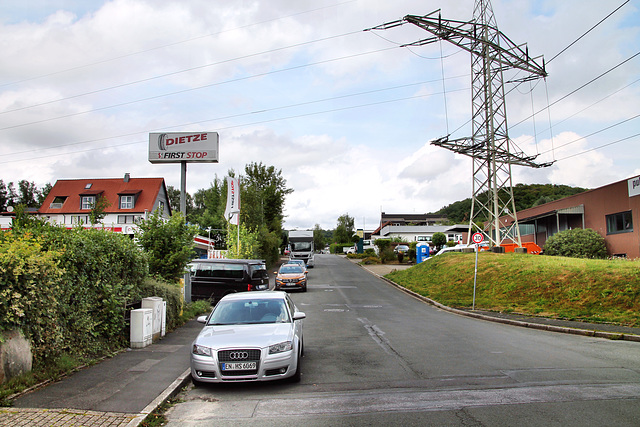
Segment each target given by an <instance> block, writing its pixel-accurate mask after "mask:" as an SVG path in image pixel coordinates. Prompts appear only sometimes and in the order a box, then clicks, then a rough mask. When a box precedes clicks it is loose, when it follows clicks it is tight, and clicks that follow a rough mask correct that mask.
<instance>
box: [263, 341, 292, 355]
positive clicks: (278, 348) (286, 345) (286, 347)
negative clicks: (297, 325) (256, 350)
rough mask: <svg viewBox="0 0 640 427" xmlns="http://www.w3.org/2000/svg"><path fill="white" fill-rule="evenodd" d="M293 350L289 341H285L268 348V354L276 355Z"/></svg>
mask: <svg viewBox="0 0 640 427" xmlns="http://www.w3.org/2000/svg"><path fill="white" fill-rule="evenodd" d="M292 348H293V343H292V342H291V341H285V342H281V343H278V344H274V345H270V346H269V354H277V353H282V352H284V351H290V350H291V349H292Z"/></svg>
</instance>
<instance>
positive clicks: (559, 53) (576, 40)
mask: <svg viewBox="0 0 640 427" xmlns="http://www.w3.org/2000/svg"><path fill="white" fill-rule="evenodd" d="M629 1H630V0H627V1H625V2H624V3H622V4H621V5H620V6H618V7H617V8H616V9H615V10H614V11H613V12H611V13H610V14H608V15H607V16H605V17H604V18H602V19H601V20H600V21H599V22H598V23H597V24H595V25H594V26H593V27H591V28H589V29H588V30H587V31H586V32H585V33H584V34H582V35H581V36H580V37H578V38H577V39H575V40H574V41H573V42H571V43H570V44H569V45H568V46H567V47H565V48H564V49H562V50H561V51H560V52H558V53H556V54H555V56H554V57H553V58H551V59H550V60H548V61H547V64H548V63H550V62H551V61H553V60H554V59H556V58H557V57H558V56H560V55H562V54H563V53H564V52H565V51H566V50H567V49H569V48H570V47H571V46H573V45H574V44H576V43H577V42H578V41H579V40H580V39H581V38H583V37H584V36H586V35H587V34H589V33H590V32H591V31H592V30H593V29H594V28H596V27H597V26H598V25H600V24H602V23H603V22H604V21H606V20H607V19H608V18H609V17H610V16H611V15H613V14H614V13H616V12H617V11H618V10H620V9H621V8H622V6H624V5H625V4H627V3H629Z"/></svg>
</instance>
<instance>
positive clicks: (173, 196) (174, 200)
mask: <svg viewBox="0 0 640 427" xmlns="http://www.w3.org/2000/svg"><path fill="white" fill-rule="evenodd" d="M167 198H168V199H169V206H171V211H172V212H180V189H179V188H175V187H173V186H171V185H168V186H167ZM192 211H193V197H192V196H191V194H189V193H187V221H188V222H190V220H191V218H190V216H189V215H190V214H191V212H192Z"/></svg>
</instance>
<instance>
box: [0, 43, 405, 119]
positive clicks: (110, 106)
mask: <svg viewBox="0 0 640 427" xmlns="http://www.w3.org/2000/svg"><path fill="white" fill-rule="evenodd" d="M390 49H395V47H389V48H384V49H378V50H372V51H368V52H362V53H356V54H352V55H347V56H342V57H339V58H332V59H325V60H322V61H317V62H311V63H308V64H303V65H296V66H294V67H287V68H281V69H279V70H273V71H266V72H264V73H258V74H252V75H249V76H244V77H238V78H235V79H230V80H225V81H222V82H216V83H210V84H207V85H203V86H198V87H193V88H189V89H183V90H179V91H175V92H167V93H164V94H160V95H155V96H150V97H147V98H140V99H136V100H133V101H127V102H121V103H119V104H112V105H107V106H105V107H99V108H92V109H90V110H85V111H79V112H76V113H72V114H66V115H63V116H58V117H51V118H48V119H42V120H36V121H33V122H27V123H21V124H18V125H12V126H6V127H3V128H0V131H3V130H8V129H15V128H19V127H24V126H29V125H33V124H38V123H45V122H50V121H53V120H59V119H65V118H69V117H75V116H79V115H82V114H87V113H93V112H96V111H103V110H108V109H111V108H116V107H123V106H125V105H131V104H137V103H140V102H146V101H151V100H154V99H159V98H164V97H167V96H173V95H180V94H183V93H188V92H193V91H196V90H201V89H205V88H209V87H214V86H219V85H223V84H228V83H236V82H239V81H243V80H250V79H254V78H257V77H264V76H268V75H272V74H278V73H284V72H287V71H292V70H299V69H302V68H307V67H312V66H315V65H322V64H328V63H330V62H335V61H341V60H344V59H351V58H355V57H359V56H365V55H370V54H373V53H379V52H384V51H387V50H390Z"/></svg>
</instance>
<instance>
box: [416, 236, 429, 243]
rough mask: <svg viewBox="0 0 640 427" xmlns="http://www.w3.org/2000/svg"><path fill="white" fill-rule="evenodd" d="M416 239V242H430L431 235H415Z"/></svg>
mask: <svg viewBox="0 0 640 427" xmlns="http://www.w3.org/2000/svg"><path fill="white" fill-rule="evenodd" d="M416 241H417V242H430V241H431V236H417V237H416Z"/></svg>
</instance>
